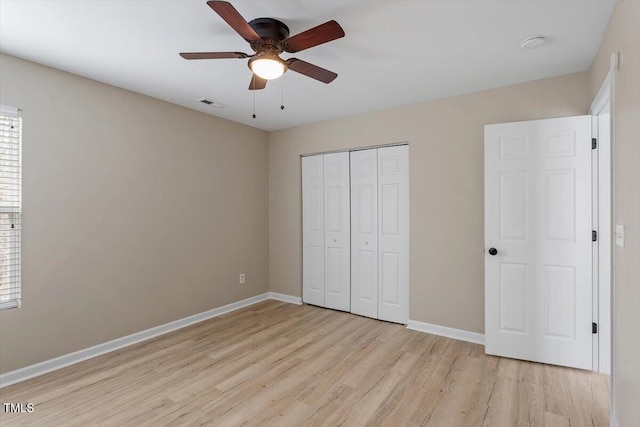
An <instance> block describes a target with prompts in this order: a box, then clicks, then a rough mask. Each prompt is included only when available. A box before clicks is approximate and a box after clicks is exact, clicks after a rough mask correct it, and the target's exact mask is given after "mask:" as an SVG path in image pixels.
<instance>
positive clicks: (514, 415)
mask: <svg viewBox="0 0 640 427" xmlns="http://www.w3.org/2000/svg"><path fill="white" fill-rule="evenodd" d="M608 393H609V382H608V377H607V376H605V375H600V374H597V373H593V372H588V371H581V370H576V369H570V368H562V367H558V366H550V365H542V364H537V363H530V362H524V361H519V360H513V359H504V358H500V357H495V356H487V355H485V354H484V348H483V347H482V346H480V345H476V344H471V343H467V342H462V341H456V340H452V339H448V338H443V337H438V336H434V335H429V334H424V333H420V332H416V331H411V330H408V329H406V328H404V327H403V326H402V325H396V324H391V323H387V322H380V321H376V320H373V319H368V318H364V317H360V316H356V315H352V314H349V313H344V312H337V311H333V310H326V309H322V308H318V307H313V306H306V305H305V306H296V305H293V304H287V303H282V302H276V301H267V302H263V303H259V304H256V305H253V306H251V307H247V308H244V309H242V310H238V311H236V312H232V313H228V314H225V315H223V316H220V317H218V318H215V319H211V320H208V321H205V322H202V323H199V324H196V325H192V326H189V327H187V328H184V329H181V330H178V331H174V332H172V333H169V334H166V335H163V336H161V337H156V338H154V339H152V340H149V341H146V342H143V343H140V344H136V345H133V346H130V347H127V348H124V349H120V350H117V351H115V352H112V353H109V354H106V355H103V356H100V357H96V358H94V359H91V360H88V361H85V362H82V363H79V364H76V365H73V366H70V367H67V368H64V369H61V370H59V371H55V372H52V373H49V374H46V375H43V376H40V377H37V378H33V379H31V380H28V381H25V382H22V383H19V384H15V385H13V386H10V387H6V388H4V389H0V400H2V402H12V403H18V402H22V403H27V402H31V403H34V404H35V411H34V412H33V413H5V412H0V424H1V425H2V426H3V427H4V426H44V427H47V426H63V425H77V426H89V425H91V426H94V425H95V426H136V427H137V426H154V427H155V426H165V425H166V426H171V425H175V426H191V425H193V426H203V425H215V426H238V425H247V426H253V425H255V426H278V427H281V426H301V425H303V426H336V425H345V426H365V425H376V426H392V427H397V426H431V427H433V426H443V427H466V426H470V427H476V426H491V427H496V426H509V427H511V426H582V425H585V426H606V425H608V419H609V398H608Z"/></svg>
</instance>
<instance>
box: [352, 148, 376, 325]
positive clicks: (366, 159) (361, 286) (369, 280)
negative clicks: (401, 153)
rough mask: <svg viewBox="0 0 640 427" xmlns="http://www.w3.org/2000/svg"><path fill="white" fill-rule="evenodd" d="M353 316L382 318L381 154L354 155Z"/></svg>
mask: <svg viewBox="0 0 640 427" xmlns="http://www.w3.org/2000/svg"><path fill="white" fill-rule="evenodd" d="M351 312H352V313H355V314H359V315H361V316H367V317H373V318H374V319H377V318H378V150H376V149H373V150H362V151H353V152H352V153H351Z"/></svg>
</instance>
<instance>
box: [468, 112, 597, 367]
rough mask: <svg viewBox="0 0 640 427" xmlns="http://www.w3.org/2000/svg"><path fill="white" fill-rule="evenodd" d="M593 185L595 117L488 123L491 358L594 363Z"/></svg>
mask: <svg viewBox="0 0 640 427" xmlns="http://www.w3.org/2000/svg"><path fill="white" fill-rule="evenodd" d="M591 185H592V184H591V117H590V116H580V117H568V118H561V119H549V120H536V121H529V122H519V123H506V124H498V125H490V126H486V127H485V251H486V253H485V341H486V344H485V351H486V352H487V353H488V354H494V355H498V356H506V357H513V358H517V359H525V360H532V361H536V362H543V363H551V364H556V365H564V366H572V367H576V368H583V369H592V333H591V322H592V311H591V310H592V241H591V229H592V222H591V215H592V206H591V205H592V203H591ZM461 267H462V266H461Z"/></svg>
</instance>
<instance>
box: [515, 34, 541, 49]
mask: <svg viewBox="0 0 640 427" xmlns="http://www.w3.org/2000/svg"><path fill="white" fill-rule="evenodd" d="M545 41H546V40H545V38H544V36H532V37H528V38H526V39H524V40H522V43H520V48H522V49H524V50H531V49H535V48H538V47H540V46H542V45H543V44H544V43H545Z"/></svg>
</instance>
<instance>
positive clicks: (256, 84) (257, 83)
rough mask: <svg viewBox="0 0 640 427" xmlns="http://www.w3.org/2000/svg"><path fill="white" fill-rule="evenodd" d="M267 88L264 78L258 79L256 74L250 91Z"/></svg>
mask: <svg viewBox="0 0 640 427" xmlns="http://www.w3.org/2000/svg"><path fill="white" fill-rule="evenodd" d="M265 87H267V80H266V79H263V78H262V77H258V76H256V75H255V74H253V75H252V76H251V83H249V90H260V89H264V88H265Z"/></svg>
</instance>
